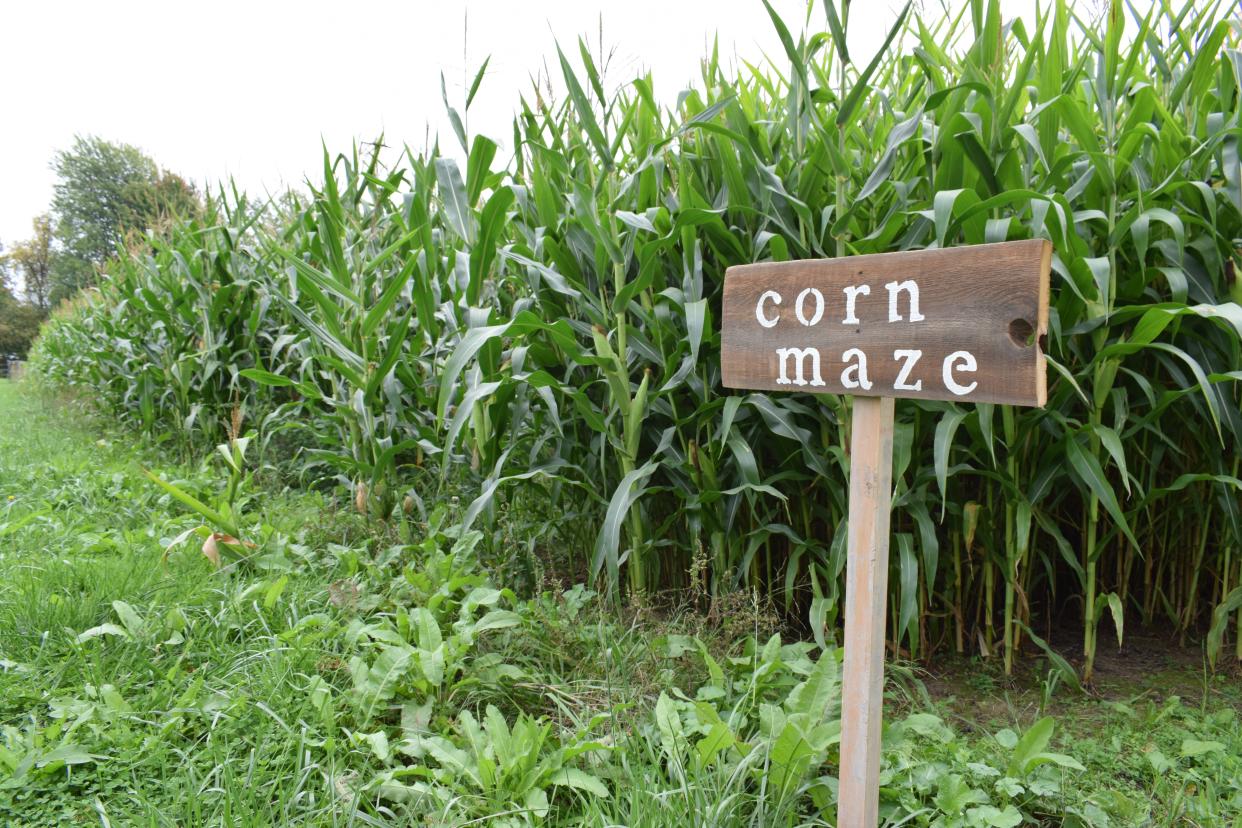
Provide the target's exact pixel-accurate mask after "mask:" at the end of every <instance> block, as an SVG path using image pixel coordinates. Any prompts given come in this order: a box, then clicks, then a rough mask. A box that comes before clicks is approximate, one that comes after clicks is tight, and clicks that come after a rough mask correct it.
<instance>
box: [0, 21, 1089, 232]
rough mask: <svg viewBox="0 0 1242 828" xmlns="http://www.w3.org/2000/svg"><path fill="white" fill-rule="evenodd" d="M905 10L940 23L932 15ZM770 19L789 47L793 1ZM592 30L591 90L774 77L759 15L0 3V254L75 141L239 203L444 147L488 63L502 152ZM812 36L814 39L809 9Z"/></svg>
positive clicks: (484, 117) (659, 88) (36, 209)
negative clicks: (451, 105)
mask: <svg viewBox="0 0 1242 828" xmlns="http://www.w3.org/2000/svg"><path fill="white" fill-rule="evenodd" d="M944 2H947V3H949V4H951V5H953V6H956V4H957V3H959V2H964V0H944ZM901 5H902V4H901V3H900V2H899V0H860V1H859V2H855V3H854V4H853V6H852V7H851V19H850V33H849V48H850V52H851V56H852V57H853V58H854V60H855V62H856V63H860V64H863V65H865V62H866V61H867V60H868V59H869V58H870V56H871V54H872V53H873V52H874V50H875V49H876V48H878V46H879V45H880V43H881V42H882V41H883V38H884V35H885V34H886V33H887V30H888V28H889V26H891V24H892V21H893V20H894V19H895V18H896V14H897V11H898V10H900V8H901ZM918 5H919V4H918V3H917V2H916V7H917V6H918ZM922 5H923V6H924V7H926V9H927V12H928V14H929V15H935V14H938V13H939V12H938V7H939V5H940V0H923V3H922ZM1087 5H1088V6H1090V2H1088V3H1087ZM773 6H774V7H775V8H777V10H778V11H779V12H780V13H781V15H782V16H783V17H784V19H785V20H786V23H787V24H788V25H789V26H790V28H791V29H792V30H793V31H794V32H795V36H796V33H797V32H798V30H800V29H801V21H802V20H803V18H804V16H805V9H806V5H805V2H803V0H773ZM1002 6H1003V8H1004V10H1005V13H1006V17H1007V18H1008V17H1011V16H1015V15H1021V16H1023V17H1025V18H1027V19H1031V15H1032V14H1033V12H1032V9H1033V6H1034V0H1004V2H1003V3H1002ZM467 17H468V32H466V31H463V29H464V28H465V27H464V22H465V21H464V18H467ZM601 20H602V30H603V39H604V44H605V47H606V48H611V49H615V53H614V57H613V62H612V64H611V67H610V69H609V71H608V74H607V76H606V78H605V82H606V83H607V84H609V85H610V86H612V87H615V86H617V85H619V84H622V83H624V82H626V81H628V80H630V79H632V78H634V77H635V76H637V75H638V74H639V72H640V70H642V69H644V68H650V69H651V70H652V72H653V73H654V79H655V86H656V92H657V95H658V97H660V98H661V99H662V100H664V101H665V102H671V101H673V100H674V99H675V96H676V94H677V92H678V91H680V90H681V89H683V88H685V87H686V86H688V85H690V84H691V83H693V82H694V81H697V80H698V78H699V60H700V59H701V58H702V57H703V56H705V55H706V54H707V53H708V51H707V50H708V48H709V44H710V41H711V37H712V35H713V34H718V35H719V39H720V52H721V57H722V60H723V59H724V58H725V57H726V56H729V57H732V56H735V55H736V56H738V57H740V58H742V59H745V60H749V61H751V62H758V61H761V60H762V59H763V55H764V54H765V53H766V54H768V55H770V56H771V57H772V58H773V59H774V60H776V61H778V64H779V65H780V66H781V67H782V68H784V67H785V66H786V63H785V57H784V53H783V51H782V49H781V46H780V43H779V41H778V39H777V37H776V34H775V30H774V29H773V27H772V24H771V22H770V20H769V19H768V16H767V12H766V11H765V10H764V8H763V5H762V3H761V2H759V0H714V2H713V0H625V2H617V0H614V1H613V2H605V1H604V0H580V1H579V2H572V0H539V1H536V0H526V2H520V1H518V0H457V2H450V1H449V0H445V2H438V3H435V2H421V1H420V0H406V1H405V2H399V1H398V0H390V1H388V2H385V0H353V1H352V2H349V3H326V2H318V0H316V1H315V2H285V1H284V0H281V1H280V2H276V1H275V0H248V2H237V0H216V2H211V3H193V4H191V3H188V2H184V0H155V1H153V0H124V2H106V3H105V2H65V0H16V2H4V3H3V5H2V6H0V104H2V105H3V112H4V118H3V121H2V122H0V242H3V243H4V244H5V245H6V246H7V245H10V244H12V243H13V242H15V241H18V240H20V239H24V238H27V237H29V236H30V235H31V230H30V222H31V219H32V218H33V217H34V216H35V215H37V214H38V213H40V212H43V211H44V210H46V209H47V206H48V203H49V202H50V200H51V195H52V185H53V183H54V176H53V174H52V172H51V171H50V169H49V167H48V165H49V163H50V161H51V159H52V156H53V153H54V152H55V151H56V150H58V149H64V148H68V147H69V145H70V144H71V143H72V141H73V136H74V135H75V134H83V135H98V136H100V137H102V138H106V139H108V140H112V141H123V142H126V143H131V144H134V145H136V146H138V147H141V148H142V149H143V150H144V151H146V152H147V153H148V154H149V155H151V156H152V157H153V158H154V159H155V160H156V162H157V163H159V164H160V165H161V166H162V167H165V168H167V169H170V170H173V171H174V172H177V173H179V174H181V175H182V176H184V177H186V178H188V179H190V180H192V181H194V182H195V183H196V184H197V185H198V186H199V188H200V190H201V189H202V188H203V186H204V185H205V184H214V183H215V182H218V181H220V180H222V179H227V178H228V177H230V176H231V177H233V178H234V179H235V180H236V181H237V182H238V183H239V184H240V185H241V186H242V188H244V189H246V190H249V191H251V192H252V193H256V194H262V193H263V192H264V191H265V190H267V189H270V190H272V191H276V190H279V189H281V188H282V184H293V185H297V184H300V183H301V181H302V179H303V177H304V176H305V175H307V174H308V173H309V174H310V175H311V176H316V175H317V174H318V173H317V170H319V169H322V167H321V163H322V155H321V144H320V141H321V138H322V140H323V141H325V142H326V143H327V146H328V148H329V149H330V150H332V151H333V152H334V153H335V152H337V151H344V150H347V149H348V148H349V146H350V142H351V141H352V140H353V139H355V138H358V139H361V140H370V139H372V138H374V137H375V136H376V135H378V134H379V133H380V132H384V133H385V140H386V142H387V143H389V144H390V145H395V146H400V145H401V144H402V143H409V144H410V145H411V146H415V147H421V146H423V145H424V140H425V136H426V135H427V127H428V125H429V126H430V129H431V132H432V134H433V135H434V134H435V133H436V132H439V134H440V138H441V146H442V147H444V148H445V149H452V148H453V147H454V146H455V144H456V139H455V138H454V137H453V135H452V132H451V130H450V129H449V127H448V125H447V119H446V118H445V117H444V114H443V112H444V107H443V105H442V103H441V99H440V73H441V72H443V73H444V75H445V78H446V81H447V83H448V91H449V96H450V99H451V100H453V101H454V102H455V104H456V105H458V106H459V108H460V103H461V99H462V98H463V97H464V94H465V86H466V84H468V83H469V80H470V79H471V78H472V77H473V73H474V70H475V69H476V68H477V67H478V66H479V65H480V64H481V62H482V61H483V59H484V58H485V57H487V56H488V55H489V54H490V55H491V56H492V60H491V64H490V66H489V69H488V75H487V78H486V79H485V80H484V82H483V86H482V88H481V91H480V93H479V95H478V96H477V98H476V99H475V102H474V105H473V106H472V107H471V111H470V123H469V129H470V131H471V132H472V133H474V132H483V133H484V134H487V135H488V136H489V137H491V138H493V139H495V140H498V141H499V142H500V143H501V144H502V146H503V147H505V148H508V145H509V144H510V143H511V135H512V130H511V128H510V122H511V118H512V115H513V113H514V111H515V109H516V107H517V101H518V95H519V94H520V93H523V92H526V91H528V90H529V88H530V76H531V75H532V74H534V73H537V72H539V71H540V70H541V69H542V67H543V66H544V65H545V63H546V65H547V66H548V67H550V68H551V69H552V71H553V76H554V78H559V75H560V69H559V66H558V64H557V62H556V51H555V46H554V43H555V41H556V40H558V39H559V40H560V42H561V43H562V45H563V47H564V48H565V51H566V54H568V55H570V56H571V59H572V60H573V61H574V63H575V66H577V65H578V63H577V37H578V36H579V35H585V36H587V37H588V39H589V43H590V45H591V49H592V52H596V51H597V49H598V41H599V36H600V29H601ZM810 26H811V29H812V30H813V31H822V30H825V29H826V28H827V25H826V23H825V18H824V16H823V11H822V8H821V7H820V6H818V5H817V6H816V7H815V9H814V10H813V11H812V13H811V24H810ZM559 85H560V84H558V86H559Z"/></svg>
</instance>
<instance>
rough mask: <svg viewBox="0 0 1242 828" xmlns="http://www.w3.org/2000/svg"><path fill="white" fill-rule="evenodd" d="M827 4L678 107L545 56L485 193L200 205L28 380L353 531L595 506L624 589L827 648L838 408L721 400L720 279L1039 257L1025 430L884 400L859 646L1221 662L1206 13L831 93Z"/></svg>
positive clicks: (340, 189) (937, 41)
mask: <svg viewBox="0 0 1242 828" xmlns="http://www.w3.org/2000/svg"><path fill="white" fill-rule="evenodd" d="M828 11H829V13H828V14H827V15H826V16H825V18H824V20H823V26H824V28H825V29H826V31H825V32H823V33H819V32H808V33H803V34H801V35H797V36H795V34H794V33H793V32H791V31H790V30H789V29H788V28H787V27H786V25H785V24H784V23H783V22H782V21H780V20H779V18H777V17H776V16H775V15H773V23H774V25H776V26H777V29H778V34H779V35H780V38H781V41H782V43H783V46H784V51H785V56H784V59H783V60H778V61H775V62H774V63H773V64H772V65H768V66H764V67H760V68H752V67H747V68H746V69H745V70H744V71H743V72H741V73H740V74H739V75H736V76H734V75H730V74H728V73H726V72H725V70H723V69H722V68H721V66H720V63H719V61H718V60H717V59H716V57H715V55H713V56H711V58H710V59H708V60H706V61H704V63H703V77H702V82H701V83H700V84H698V85H697V86H696V87H695V88H693V89H690V90H687V91H686V92H684V93H683V94H681V95H679V96H678V97H677V102H676V104H675V105H674V106H672V107H662V106H661V105H659V104H658V103H657V99H656V97H655V95H654V81H653V79H652V78H650V77H649V76H648V77H641V78H638V79H636V80H635V81H633V82H632V83H629V84H626V85H624V86H623V87H622V88H621V89H620V91H618V92H617V93H616V94H611V95H610V94H608V93H607V92H606V88H605V86H604V84H603V82H602V80H601V78H600V76H599V72H598V70H597V69H596V67H595V65H594V63H593V61H592V60H591V57H590V54H589V51H588V50H587V49H586V48H585V47H583V48H582V49H581V50H580V52H581V57H582V65H581V67H580V68H579V66H578V62H577V61H576V60H574V59H571V58H570V57H569V56H567V55H565V54H564V53H561V54H560V55H559V66H560V69H561V71H562V73H563V75H564V79H565V82H566V88H567V89H568V95H567V98H566V100H564V101H561V102H553V101H549V100H547V99H546V98H544V97H542V96H541V95H540V94H539V93H538V91H537V90H536V91H535V92H534V95H533V97H534V100H533V102H531V101H523V102H522V104H521V108H520V112H519V114H518V116H517V118H516V121H515V124H514V142H515V147H514V152H513V156H512V158H511V160H510V161H508V162H501V163H498V162H500V161H501V159H502V158H503V156H501V155H500V154H499V153H498V151H497V145H496V144H495V143H494V142H492V141H490V140H489V139H487V138H485V137H482V136H474V137H473V138H471V137H470V136H468V135H467V134H466V132H465V130H464V128H458V129H457V130H456V131H457V132H458V137H459V139H460V142H461V146H462V149H463V151H464V152H465V169H464V171H463V169H462V167H461V165H460V164H459V163H458V161H456V160H455V159H453V158H451V157H446V156H443V155H441V154H439V152H438V151H436V150H433V151H431V152H430V153H428V154H425V155H417V154H415V153H413V152H409V151H407V152H406V153H405V154H404V155H398V154H397V153H394V152H391V151H389V152H387V153H385V152H382V151H381V150H380V148H379V143H377V144H376V145H375V146H373V147H371V148H369V149H367V150H366V151H365V152H363V151H360V150H359V149H358V148H355V149H354V150H353V151H352V152H351V153H349V154H346V155H341V156H337V157H335V158H333V157H331V156H329V155H327V154H325V164H324V171H323V178H322V182H321V183H320V184H319V186H318V187H317V188H316V189H314V190H313V191H312V192H311V194H310V196H309V197H308V198H307V200H306V201H305V203H301V202H290V203H284V204H269V205H265V206H262V207H256V206H255V205H252V204H251V203H249V202H247V201H246V200H245V199H243V198H239V197H237V196H236V195H235V194H227V193H221V194H220V195H219V196H218V197H217V198H216V199H214V203H213V206H212V211H211V213H210V214H209V215H208V216H206V217H205V218H204V219H203V220H202V221H201V222H199V223H195V224H190V225H185V226H182V227H178V228H176V229H175V230H174V231H173V232H172V234H171V235H170V236H168V237H167V238H152V239H151V242H150V247H149V250H147V251H144V252H142V253H135V254H133V255H129V256H126V257H123V258H122V259H121V260H119V261H117V262H115V263H114V264H113V266H112V268H111V270H110V274H109V279H108V281H107V283H106V284H105V285H104V286H103V288H102V290H101V292H100V293H99V294H98V295H96V296H94V297H92V298H90V299H88V300H85V301H83V302H80V303H79V304H78V305H76V306H75V309H73V310H71V311H69V312H67V313H63V314H61V315H60V316H58V317H57V318H56V319H55V320H54V321H53V322H52V323H51V324H50V325H49V326H48V327H47V328H46V329H45V331H44V334H43V337H42V339H41V342H40V346H39V349H38V355H37V364H38V365H39V367H40V370H41V371H42V372H43V374H44V375H45V376H46V377H48V378H49V379H51V380H53V381H55V382H60V383H66V384H70V385H77V386H82V387H85V388H90V389H92V391H93V392H94V393H96V394H98V396H99V397H100V398H101V400H103V401H104V402H105V403H106V404H108V405H110V406H112V407H113V408H114V409H115V410H117V411H119V412H121V414H122V416H124V417H125V418H126V419H128V420H131V421H132V422H134V423H135V424H136V425H138V426H139V427H141V428H143V429H144V430H146V431H147V432H148V433H150V434H151V435H153V436H157V437H169V438H172V439H175V440H178V441H181V442H182V443H184V444H186V445H191V444H192V445H199V446H202V445H211V444H213V443H215V442H218V441H220V440H221V438H222V434H223V433H224V431H225V429H226V423H227V417H228V412H229V411H230V410H231V406H233V405H234V403H235V402H236V403H239V404H240V405H241V406H242V407H243V408H245V409H246V412H247V416H248V421H250V422H252V423H256V424H257V427H258V431H259V433H260V435H261V446H260V448H261V450H263V451H268V450H269V447H270V446H275V447H282V446H283V447H284V448H285V449H286V450H287V449H288V448H289V447H290V446H296V447H298V451H299V454H298V458H299V463H300V468H301V469H302V470H303V471H304V472H305V473H307V474H309V475H313V476H319V477H334V476H335V477H337V478H339V479H340V480H341V481H342V483H344V484H346V485H348V486H351V487H353V491H354V492H355V496H356V497H358V498H359V501H360V504H362V505H360V507H359V508H360V510H361V509H364V508H365V510H366V511H367V512H368V513H369V514H372V515H374V516H375V517H376V518H378V519H386V518H387V517H388V516H389V515H390V514H391V513H392V511H393V508H394V506H395V504H396V503H397V501H398V499H399V492H400V490H401V487H402V486H406V485H411V484H412V485H416V486H419V487H423V488H425V489H427V490H429V491H432V492H435V491H440V492H442V493H443V492H446V491H447V489H446V488H445V487H448V486H456V485H461V484H463V483H465V484H467V485H469V486H471V487H472V488H473V489H474V491H475V492H477V497H476V498H475V499H474V500H473V502H472V503H470V504H469V506H468V508H467V509H466V510H465V512H464V515H463V517H464V519H465V520H466V522H468V523H470V522H476V521H480V520H482V521H488V522H490V521H492V520H494V517H495V508H496V506H497V504H498V502H500V501H502V500H504V499H505V498H507V497H512V496H513V493H514V492H515V491H517V490H518V489H519V488H520V487H521V486H523V485H532V484H531V483H529V481H533V480H535V479H541V480H544V481H545V482H546V483H547V486H546V488H545V489H541V491H546V492H548V493H549V497H551V498H552V502H550V503H548V504H547V507H548V508H549V509H550V510H552V511H551V513H552V514H556V513H557V512H558V510H569V511H573V512H578V511H580V507H581V504H582V503H584V502H586V503H588V504H589V506H588V514H589V515H590V516H591V519H592V521H593V525H594V526H596V527H597V528H598V534H597V535H596V541H595V543H594V546H593V548H592V549H574V550H571V551H570V552H569V553H568V554H569V555H571V556H574V555H578V556H583V557H584V558H585V559H586V563H587V565H588V566H589V571H590V572H591V573H592V575H593V576H594V577H595V578H598V579H602V580H603V581H605V582H606V583H607V584H608V586H609V588H610V589H611V590H612V591H613V592H614V593H615V594H617V595H618V596H620V594H621V593H622V591H623V584H624V591H627V592H629V593H631V594H634V595H637V594H641V593H644V592H654V591H657V590H666V589H674V590H676V589H685V588H687V587H692V588H694V589H702V588H704V587H705V589H706V591H707V592H708V593H709V594H710V595H719V594H721V593H723V592H727V591H729V590H733V589H736V588H739V587H742V586H745V587H748V588H754V589H757V590H760V591H762V592H765V593H766V594H768V595H769V596H771V597H772V598H773V599H774V600H776V601H777V602H778V603H780V604H781V605H782V606H784V607H785V608H787V609H788V610H789V611H790V612H797V613H802V612H803V611H805V610H806V609H807V608H810V609H811V613H812V618H813V625H816V624H818V625H819V626H817V629H822V625H824V624H826V623H827V622H828V621H830V620H831V619H833V618H835V614H836V605H837V602H838V601H839V596H840V594H841V592H840V588H839V579H840V577H841V574H842V568H843V566H844V539H845V523H844V522H845V517H846V497H845V487H846V474H847V470H848V458H847V457H846V454H845V448H844V447H845V446H847V445H848V442H847V437H848V431H849V427H850V423H849V407H848V404H847V401H845V400H842V399H840V398H837V397H833V396H827V395H819V396H780V395H767V394H732V393H726V392H725V391H724V390H723V389H722V388H721V386H720V382H719V338H718V333H717V327H718V319H719V309H720V296H721V284H722V279H723V273H724V270H725V268H726V267H728V266H729V265H731V264H735V263H742V262H752V261H758V260H764V259H776V260H783V259H792V258H804V257H818V256H843V255H852V254H860V253H873V252H883V251H890V250H908V249H917V248H925V247H943V246H949V245H959V244H976V243H981V242H987V241H999V240H1006V239H1018V238H1030V237H1043V238H1048V239H1050V240H1051V241H1052V243H1053V245H1054V247H1055V256H1054V260H1053V269H1054V276H1053V279H1054V286H1053V296H1052V312H1051V333H1050V335H1049V338H1048V342H1047V349H1046V350H1047V352H1048V354H1049V366H1050V367H1049V394H1048V405H1047V407H1046V408H1045V409H1042V410H1017V409H1012V408H1008V407H1003V406H990V405H978V406H974V407H961V406H957V405H954V404H951V403H938V402H911V403H903V404H902V405H901V406H900V407H899V413H898V420H899V423H898V430H897V441H896V450H895V463H896V467H895V469H894V480H895V498H894V515H893V520H892V525H893V531H894V543H893V548H894V550H895V554H894V555H893V556H892V557H893V572H892V574H891V577H890V584H891V595H890V607H891V612H892V620H891V626H890V636H891V638H892V640H893V644H894V646H896V647H900V648H903V649H904V650H906V651H907V652H909V653H911V654H914V655H921V654H924V653H927V652H928V651H929V650H932V649H935V648H943V647H947V646H954V647H955V648H956V649H958V650H963V649H966V648H971V649H974V648H976V647H978V648H980V649H982V650H983V651H984V652H988V653H993V652H997V651H998V650H999V651H1001V652H1002V653H1003V656H1004V659H1005V664H1006V666H1007V667H1009V666H1011V665H1012V659H1013V656H1014V653H1015V652H1016V651H1017V650H1018V649H1019V647H1020V646H1021V644H1022V640H1023V639H1024V638H1026V637H1027V631H1028V630H1029V629H1030V627H1031V625H1032V624H1034V623H1035V621H1034V618H1035V613H1036V610H1040V609H1042V611H1043V614H1044V616H1045V617H1048V618H1062V617H1065V615H1066V614H1067V613H1072V614H1075V615H1077V616H1078V617H1079V618H1080V619H1081V621H1082V626H1083V629H1084V632H1083V639H1084V641H1083V643H1084V655H1085V657H1086V664H1085V672H1086V673H1087V674H1088V676H1089V674H1090V672H1091V663H1092V659H1093V658H1094V654H1095V652H1096V649H1097V646H1098V645H1097V638H1098V630H1099V626H1100V624H1101V622H1104V623H1105V625H1111V626H1112V627H1113V628H1114V629H1115V631H1116V635H1117V638H1118V639H1120V637H1121V635H1122V632H1123V629H1124V620H1125V619H1126V618H1127V617H1129V618H1135V619H1141V620H1143V621H1144V622H1152V621H1153V620H1155V619H1157V618H1163V619H1165V620H1166V621H1167V623H1169V624H1171V625H1173V626H1174V627H1175V628H1176V629H1179V630H1181V631H1186V630H1190V629H1193V628H1195V627H1196V626H1197V625H1201V624H1208V623H1209V621H1214V623H1213V624H1212V636H1209V643H1210V644H1211V645H1212V653H1211V655H1212V657H1213V658H1216V656H1217V654H1218V653H1219V651H1220V649H1221V647H1222V646H1223V643H1222V642H1223V640H1224V637H1225V633H1226V628H1227V625H1228V624H1229V623H1230V618H1231V617H1233V616H1232V613H1233V611H1234V610H1235V609H1236V608H1237V604H1239V603H1240V602H1242V599H1238V598H1237V596H1238V594H1239V593H1238V587H1239V584H1242V554H1239V541H1240V540H1242V525H1240V524H1242V520H1240V518H1239V490H1240V488H1242V484H1240V483H1239V481H1238V471H1239V469H1238V456H1239V452H1238V440H1239V435H1240V434H1242V415H1240V414H1239V391H1238V380H1239V379H1242V373H1239V365H1242V359H1240V356H1242V351H1240V341H1242V309H1240V308H1239V306H1238V304H1237V302H1238V300H1239V293H1240V291H1242V288H1239V283H1238V280H1237V278H1236V276H1235V262H1236V261H1237V258H1238V252H1237V247H1238V244H1239V241H1238V240H1239V238H1240V237H1242V162H1240V161H1239V154H1238V140H1239V134H1240V126H1242V125H1240V123H1239V88H1240V82H1242V52H1239V51H1238V50H1237V40H1238V34H1237V30H1236V21H1232V20H1229V19H1226V18H1225V17H1224V16H1223V13H1224V12H1225V11H1226V8H1225V7H1224V6H1223V5H1222V4H1220V3H1207V4H1174V3H1171V2H1167V0H1158V2H1156V3H1155V4H1153V6H1152V7H1151V10H1150V12H1147V13H1145V14H1139V13H1137V12H1136V11H1135V10H1134V9H1132V8H1131V7H1130V6H1128V5H1125V4H1122V3H1120V2H1113V3H1112V4H1111V5H1109V7H1108V8H1107V10H1106V12H1105V13H1104V14H1103V16H1102V18H1101V19H1099V20H1095V19H1089V18H1087V17H1085V15H1086V12H1085V11H1084V10H1083V9H1081V8H1075V7H1072V6H1070V5H1068V4H1067V3H1065V2H1062V1H1060V0H1058V1H1057V2H1053V3H1051V4H1050V5H1049V8H1048V9H1047V10H1045V11H1044V12H1041V14H1040V15H1039V16H1038V17H1037V18H1036V19H1034V20H1014V21H1002V19H1001V15H1000V13H999V5H998V4H997V3H996V2H989V1H988V0H972V2H971V3H969V4H968V5H963V7H962V11H961V13H960V14H959V15H958V16H956V17H951V18H945V19H937V20H928V19H922V18H920V17H918V16H916V15H909V14H907V12H903V13H902V16H901V18H900V19H899V21H898V24H897V25H896V26H895V27H894V29H893V32H892V33H891V34H890V35H889V42H888V44H887V45H886V48H885V49H883V50H882V51H881V52H880V53H879V54H878V55H876V57H875V59H874V60H867V61H865V62H864V61H862V60H860V59H859V57H858V56H857V55H849V54H847V52H846V50H845V48H844V41H843V33H844V31H845V29H846V28H847V27H848V23H849V20H848V15H847V13H846V12H847V8H846V7H844V6H843V7H842V8H841V9H840V10H836V9H833V8H832V7H831V6H829V7H828ZM475 88H476V89H477V84H476V87H475ZM471 97H472V96H471ZM452 114H453V115H454V116H456V113H455V112H453V113H452ZM454 123H456V124H461V123H462V120H461V118H459V117H457V118H456V120H455V121H454ZM468 139H469V140H468ZM467 148H468V150H467ZM290 437H292V438H293V439H289V438H290ZM271 450H274V449H271ZM427 458H434V461H433V462H431V463H427V464H424V462H423V461H424V460H425V459H427ZM517 481H526V482H517ZM696 555H697V556H698V557H699V558H701V559H702V563H701V564H698V563H696V564H695V566H696V567H697V568H696V569H695V571H696V572H697V573H699V574H698V575H696V583H693V584H692V583H690V580H689V573H690V572H691V569H692V563H693V562H694V559H695V556H696ZM623 574H624V581H623ZM815 619H817V620H815ZM1030 637H1031V638H1032V640H1037V641H1042V639H1036V638H1035V636H1033V635H1032V636H1030ZM1239 655H1242V651H1240V652H1239Z"/></svg>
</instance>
